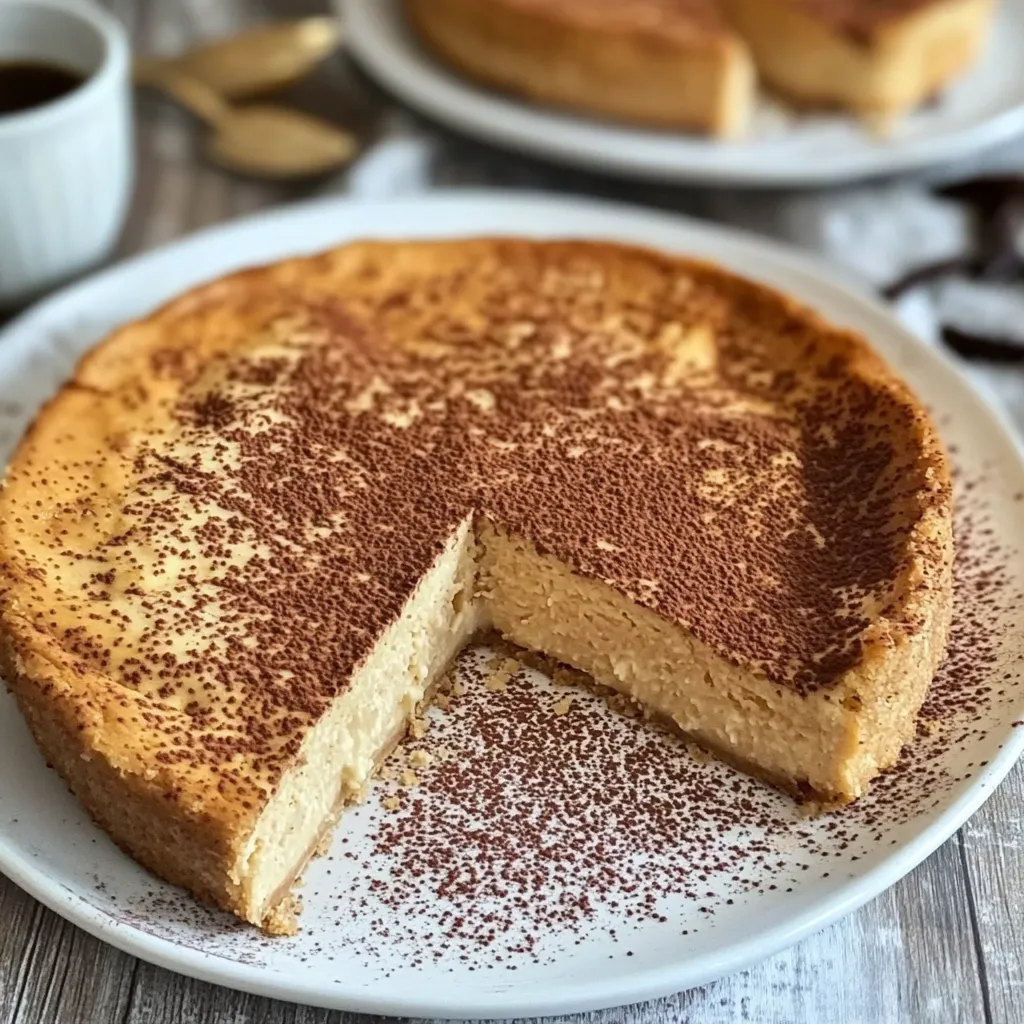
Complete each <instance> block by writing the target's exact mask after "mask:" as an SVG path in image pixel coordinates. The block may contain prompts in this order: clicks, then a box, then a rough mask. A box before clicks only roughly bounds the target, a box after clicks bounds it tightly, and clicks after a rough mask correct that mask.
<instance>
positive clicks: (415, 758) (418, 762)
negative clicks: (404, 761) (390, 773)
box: [409, 750, 434, 768]
mask: <svg viewBox="0 0 1024 1024" xmlns="http://www.w3.org/2000/svg"><path fill="white" fill-rule="evenodd" d="M433 760H434V757H433V755H432V754H430V753H429V752H428V751H426V750H414V751H413V752H412V753H411V754H410V755H409V762H410V764H412V765H413V766H414V767H416V768H425V767H426V766H427V765H428V764H430V763H431V762H432V761H433Z"/></svg>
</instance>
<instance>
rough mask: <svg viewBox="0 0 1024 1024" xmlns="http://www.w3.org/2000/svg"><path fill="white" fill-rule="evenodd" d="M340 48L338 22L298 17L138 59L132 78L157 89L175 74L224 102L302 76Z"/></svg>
mask: <svg viewBox="0 0 1024 1024" xmlns="http://www.w3.org/2000/svg"><path fill="white" fill-rule="evenodd" d="M340 45H341V25H340V24H339V22H338V20H337V19H336V18H300V19H298V20H297V21H287V22H280V23H278V24H275V25H267V26H265V27H263V28H257V29H253V30H252V31H249V32H243V33H242V34H241V35H238V36H234V37H232V38H231V39H225V40H222V41H220V42H215V43H209V44H207V45H206V46H200V47H198V48H197V49H195V50H189V51H188V52H187V53H184V54H182V55H181V56H179V57H169V58H156V57H147V58H142V59H140V60H137V61H136V62H135V79H136V81H138V82H141V83H144V84H146V85H159V84H160V81H161V79H162V78H163V76H164V74H166V73H167V72H168V71H172V70H173V71H177V72H180V73H181V74H184V75H188V76H189V78H194V79H196V80H197V81H199V82H202V83H203V84H204V85H207V86H209V87H210V88H211V89H213V90H214V92H217V93H219V94H220V95H221V96H224V97H226V98H227V99H243V98H246V97H250V96H255V95H257V94H259V93H266V92H272V91H273V90H275V89H279V88H282V87H283V86H286V85H290V84H291V83H292V82H296V81H298V80H299V79H300V78H304V77H305V76H306V75H308V74H309V73H310V72H311V71H313V69H314V68H315V67H316V66H317V64H319V63H320V61H322V60H323V59H324V58H325V57H327V56H329V55H330V54H331V53H333V52H334V51H335V50H336V49H337V48H338V47H339V46H340Z"/></svg>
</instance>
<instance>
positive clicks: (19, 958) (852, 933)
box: [0, 0, 1024, 1024]
mask: <svg viewBox="0 0 1024 1024" xmlns="http://www.w3.org/2000/svg"><path fill="white" fill-rule="evenodd" d="M108 6H110V7H111V8H112V9H113V10H114V11H115V13H116V14H117V15H118V16H119V17H121V18H122V19H123V20H124V22H125V23H126V24H127V25H128V26H129V28H130V30H131V33H132V36H133V38H134V40H135V43H136V46H137V49H138V52H154V51H156V52H174V51H175V50H177V49H179V48H182V47H184V46H186V45H188V44H190V43H192V42H194V41H195V40H197V39H200V38H204V37H209V36H217V35H221V34H226V33H230V32H233V31H235V30H237V29H238V28H240V27H242V26H244V25H246V24H249V23H252V22H253V21H255V20H258V19H260V18H266V17H270V16H285V15H294V14H297V13H308V12H310V11H315V10H317V8H318V7H319V5H318V4H317V3H315V0H309V2H289V0H278V2H276V3H274V2H270V0H267V2H266V3H263V4H260V3H254V2H246V0H219V2H217V3H209V2H207V0H159V3H158V2H157V0H108ZM295 98H297V99H298V100H299V101H301V102H303V103H304V104H306V105H311V106H313V107H315V106H316V105H317V104H323V103H324V102H325V101H326V102H327V104H328V106H329V107H330V108H331V109H332V111H333V112H334V113H335V115H337V116H342V117H345V118H348V119H363V121H364V122H365V123H366V124H368V125H370V124H372V125H373V126H374V128H375V130H376V131H377V132H378V133H379V134H378V138H383V139H391V140H394V139H396V138H397V139H401V137H402V133H403V132H412V133H415V134H416V135H417V137H418V138H420V139H421V140H422V139H423V138H427V139H428V140H429V141H430V147H429V152H430V154H431V155H430V158H429V161H428V164H429V166H428V167H427V168H426V173H427V174H428V177H429V181H431V182H434V183H442V184H452V183H459V182H481V181H484V182H486V181H497V182H500V183H502V184H507V185H511V186H515V185H523V184H525V185H528V186H534V187H535V186H538V185H541V186H545V185H546V186H548V187H554V188H564V189H573V190H579V191H588V192H601V193H605V194H608V193H614V194H616V195H626V196H629V195H630V194H631V193H630V192H629V190H628V188H626V187H625V186H620V185H616V184H614V183H609V182H600V181H596V180H594V179H591V178H589V177H588V176H585V175H576V174H570V173H566V172H558V173H556V172H554V171H549V170H547V169H545V168H542V167H540V166H539V165H536V164H533V163H530V162H527V161H522V160H517V159H514V158H510V157H508V156H507V155H504V154H497V153H494V152H492V151H489V150H487V149H486V148H484V147H480V146H477V145H474V144H472V143H469V142H466V141H464V140H456V139H452V138H449V137H447V136H445V135H444V134H443V133H441V132H439V131H438V130H437V129H435V128H432V127H430V126H427V125H423V124H422V123H420V122H418V121H416V120H415V119H413V118H411V117H410V116H409V115H407V114H405V113H403V112H401V111H398V110H396V109H395V108H393V107H391V106H390V105H389V103H388V101H387V100H386V99H385V98H384V97H382V96H381V95H380V94H378V93H376V92H375V91H374V90H373V89H372V87H370V86H368V85H367V84H366V83H365V82H363V81H362V80H361V79H360V78H359V77H358V76H356V75H354V74H353V73H352V71H351V69H350V68H348V67H347V65H346V64H345V62H344V61H343V59H341V58H339V59H337V60H332V61H331V62H329V64H328V65H327V66H325V67H324V68H323V69H321V71H320V72H319V73H318V75H317V78H316V81H315V83H313V84H311V85H309V86H308V87H306V88H304V89H300V90H299V92H298V93H297V94H296V95H295ZM339 112H340V113H339ZM197 138H198V133H197V131H196V128H195V125H194V124H193V123H192V122H190V121H189V119H188V118H187V117H185V116H183V115H182V114H180V113H179V112H177V111H176V110H174V109H172V108H171V107H169V106H168V105H166V104H164V103H163V102H162V101H160V100H157V99H156V98H153V97H140V98H139V102H138V154H139V170H138V183H137V190H136V196H135V202H134V207H133V212H132V215H131V217H130V220H129V223H128V225H127V227H126V229H125V233H124V237H123V239H122V242H121V245H120V251H119V255H122V256H123V255H127V254H130V253H133V252H137V251H140V250H143V249H147V248H150V247H152V246H155V245H159V244H161V243H162V242H165V241H167V240H169V239H171V238H174V237H176V236H178V235H182V234H185V233H187V232H190V231H193V230H195V229H197V228H201V227H203V226H205V225H208V224H212V223H215V222H217V221H222V220H226V219H230V218H233V217H238V216H242V215H244V214H246V213H248V212H250V211H253V210H257V209H260V208H263V207H266V206H269V205H273V204H276V203H280V202H282V201H288V200H290V199H294V198H297V197H298V196H300V195H303V194H308V193H309V192H310V189H309V188H307V189H306V190H305V191H303V190H294V189H284V188H280V187H271V186H267V185H262V184H259V183H255V182H250V181H241V180H238V179H233V178H231V177H229V176H227V175H224V174H222V173H220V172H219V171H217V170H214V169H212V168H210V167H208V166H206V165H205V164H204V163H203V162H202V160H201V158H200V156H199V154H198V149H197ZM391 154H392V161H393V162H394V160H397V161H398V169H397V171H396V170H395V168H394V167H392V169H391V172H390V173H391V175H392V178H394V176H395V174H397V175H398V177H399V179H400V178H401V173H402V172H401V160H402V150H401V146H400V145H399V146H398V148H397V153H396V151H395V147H394V146H392V148H391ZM368 159H370V160H372V159H374V157H373V154H372V153H371V155H370V157H369V158H368ZM410 160H419V162H420V163H421V164H422V162H423V158H422V156H420V157H413V156H411V155H410ZM418 173H420V174H422V173H423V168H422V167H420V168H419V172H418ZM391 187H395V185H394V182H392V186H391ZM398 187H399V188H400V187H401V182H400V180H399V183H398ZM346 190H351V191H356V192H366V191H373V190H374V184H373V179H372V177H371V176H369V171H368V170H367V167H366V161H364V162H363V164H362V165H360V166H357V167H356V168H355V169H354V170H353V171H351V172H349V173H346V174H341V175H339V176H337V177H336V178H335V179H332V180H331V181H329V182H327V183H323V182H321V183H319V185H318V186H317V187H316V189H315V191H316V192H318V193H320V192H324V191H328V192H344V191H346ZM665 195H666V193H665V192H664V190H662V191H661V192H659V201H665ZM633 197H634V198H637V199H649V198H650V195H635V196H633ZM667 201H668V202H669V204H670V205H673V206H676V207H678V208H682V209H687V210H691V211H693V210H697V211H698V212H699V211H700V208H701V202H702V200H701V198H700V195H699V194H694V193H690V194H686V193H679V194H678V195H675V196H672V197H670V198H669V199H668V200H667ZM1022 806H1024V770H1022V768H1021V766H1018V767H1017V769H1016V770H1015V771H1014V772H1013V773H1012V774H1011V776H1010V777H1009V779H1008V780H1007V781H1006V782H1005V783H1004V784H1003V785H1002V786H1001V787H1000V788H999V790H998V791H997V792H996V793H995V795H994V796H993V797H992V798H991V800H990V801H989V802H988V803H987V804H986V806H985V807H984V808H982V810H981V811H979V812H978V814H977V815H975V817H974V818H973V819H972V820H971V821H970V823H968V824H967V825H966V826H965V827H964V828H963V829H962V830H961V831H960V832H959V833H958V834H957V835H956V836H955V837H954V838H953V839H951V840H949V842H947V843H946V844H945V845H944V846H943V847H942V848H941V849H940V850H939V851H938V852H937V853H935V854H934V856H932V857H931V858H930V859H929V860H928V861H926V862H925V863H924V864H923V865H921V866H920V867H919V868H917V870H915V871H913V872H912V873H911V874H910V875H909V876H908V877H907V878H905V879H904V880H903V881H902V882H900V883H899V884H897V885H895V886H894V887H893V888H892V889H890V890H889V891H888V892H887V893H885V894H884V895H882V896H880V897H879V898H878V899H876V900H875V901H874V902H872V903H871V904H869V905H868V906H866V907H864V908H863V909H861V910H860V911H858V912H857V913H854V914H852V915H850V916H849V917H847V918H846V919H845V920H843V921H841V922H840V923H839V924H836V925H834V926H832V927H831V928H829V929H827V930H826V931H824V932H822V933H820V934H818V935H817V936H815V937H813V938H811V939H808V940H806V941H805V942H803V943H801V944H800V945H798V946H796V947H794V948H792V949H790V950H788V951H786V952H783V953H780V954H779V955H778V956H776V957H774V958H772V959H771V960H769V961H767V962H766V963H763V964H761V965H760V966H759V967H757V968H755V969H753V970H750V971H747V972H745V973H743V974H740V975H737V976H734V977H731V978H728V979H726V980H724V981H720V982H718V983H716V984H713V985H709V986H707V987H705V988H702V989H698V990H695V991H691V992H687V993H684V994H682V995H678V996H675V997H672V998H669V999H663V1000H660V1001H657V1002H653V1003H647V1004H643V1005H638V1006H633V1007H627V1008H621V1009H614V1010H608V1011H604V1012H600V1013H592V1014H584V1015H581V1016H578V1017H572V1018H562V1019H563V1020H566V1021H569V1020H572V1021H574V1022H578V1024H584V1022H587V1024H598V1022H602V1024H603V1022H636V1024H668V1022H673V1024H675V1022H682V1021H695V1022H706V1024H726V1022H731V1021H738V1020H743V1021H748V1020H749V1021H753V1022H756V1024H776V1022H777V1024H800V1022H807V1024H825V1022H842V1024H889V1022H904V1021H908V1022H911V1021H912V1022H915V1024H916V1022H926V1021H927V1022H935V1024H953V1022H965V1024H975V1022H982V1021H986V1022H993V1024H1019V1022H1022V1021H1024V896H1022V890H1024V818H1022V810H1021V808H1022ZM375 1019H378V1018H369V1017H365V1016H362V1015H354V1014H346V1013H338V1012H331V1011H326V1010H319V1009H313V1008H310V1007H301V1006H293V1005H289V1004H285V1003H280V1002H275V1001H272V1000H268V999H262V998H257V997H254V996H247V995H242V994H239V993H235V992H231V991H229V990H227V989H223V988H218V987H216V986H213V985H208V984H204V983H201V982H197V981H192V980H189V979H187V978H182V977H178V976H177V975H174V974H172V973H170V972H168V971H165V970H162V969H161V968H158V967H153V966H151V965H149V964H146V963H143V962H142V961H139V960H136V959H134V958H133V957H131V956H128V955H126V954H124V953H120V952H118V951H116V950H114V949H112V948H111V947H109V946H106V945H104V944H103V943H102V942H99V941H98V940H96V939H94V938H92V937H90V936H88V935H86V934H85V933H84V932H82V931H80V930H78V929H77V928H75V927H73V926H72V925H70V924H67V923H65V922H64V921H63V920H62V919H61V918H59V917H58V916H57V915H56V914H53V913H51V912H50V911H48V910H46V909H44V908H43V907H42V906H41V905H39V904H38V903H36V902H35V901H34V900H32V899H31V898H30V897H28V896H27V895H25V894H24V893H23V892H21V891H20V890H19V889H18V888H17V887H16V886H14V885H13V884H12V883H10V882H8V881H7V880H6V879H5V878H3V876H0V1024H40V1022H50V1021H57V1022H74V1024H88V1022H93V1021H95V1022H98V1024H120V1022H125V1024H128V1022H130V1024H193V1022H196V1024H198V1022H202V1024H206V1022H217V1024H228V1022H239V1024H241V1022H243V1021H244V1022H246V1024H262V1022H268V1024H270V1022H274V1024H277V1022H282V1024H283V1022H295V1024H314V1022H315V1024H327V1022H331V1024H356V1022H357V1021H359V1022H363V1021H370V1020H375Z"/></svg>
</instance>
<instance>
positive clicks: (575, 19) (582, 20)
mask: <svg viewBox="0 0 1024 1024" xmlns="http://www.w3.org/2000/svg"><path fill="white" fill-rule="evenodd" d="M489 3H490V4H491V6H500V5H504V6H505V7H507V8H509V9H512V10H518V11H522V12H524V13H528V14H530V15H532V16H534V17H544V18H547V19H550V21H551V22H553V23H557V24H561V25H565V24H575V25H581V26H585V27H586V28H588V29H597V30H600V31H603V32H610V33H615V34H618V33H622V32H636V33H641V34H648V33H650V34H652V35H655V36H657V37H659V38H672V37H676V38H682V39H691V38H693V37H694V36H697V35H700V34H703V33H712V34H717V33H721V32H723V31H725V30H726V29H727V27H728V26H727V24H726V21H725V18H724V17H723V16H722V13H721V11H720V9H719V7H718V4H717V2H716V0H489Z"/></svg>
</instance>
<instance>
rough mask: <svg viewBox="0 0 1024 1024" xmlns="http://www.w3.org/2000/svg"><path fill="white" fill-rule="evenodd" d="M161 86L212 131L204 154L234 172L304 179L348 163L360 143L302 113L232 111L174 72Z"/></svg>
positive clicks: (263, 108)
mask: <svg viewBox="0 0 1024 1024" xmlns="http://www.w3.org/2000/svg"><path fill="white" fill-rule="evenodd" d="M159 87H160V88H161V89H162V90H163V91H164V92H166V93H167V94H168V95H169V96H171V97H173V98H174V99H175V100H177V102H178V103H180V104H181V105H182V106H183V107H185V109H186V110H189V111H191V112H192V113H193V114H195V116H196V117H198V118H199V119H200V120H201V121H205V122H206V124H208V125H210V127H211V128H212V129H213V130H212V131H211V133H210V135H209V137H208V138H207V141H206V155H207V156H208V157H209V158H210V159H211V160H213V161H214V162H215V163H218V164H220V165H221V166H222V167H226V168H228V169H229V170H232V171H238V172H240V173H242V174H251V175H253V176H255V177H260V178H306V177H311V176H312V175H315V174H323V173H324V172H326V171H329V170H332V169H333V168H335V167H340V166H342V165H343V164H346V163H348V162H349V161H350V160H351V159H352V157H353V156H355V154H356V152H357V151H358V149H359V143H358V140H357V139H356V137H355V136H354V135H352V134H351V133H349V132H346V131H343V130H342V129H340V128H338V127H336V126H335V125H333V124H331V123H330V122H328V121H324V120H321V119H320V118H318V117H311V116H310V115H309V114H305V113H303V112H302V111H299V110H291V109H289V108H287V107H276V106H271V105H269V104H258V105H254V106H247V107H233V106H231V105H230V104H229V103H227V102H225V101H224V100H223V99H222V98H221V97H220V96H218V95H217V93H216V92H214V91H213V89H211V88H210V87H209V86H207V85H205V84H204V83H203V82H200V81H198V80H196V79H194V78H190V77H189V76H188V75H185V74H182V73H181V72H180V71H176V70H173V69H170V68H164V69H163V70H162V72H161V74H160V78H159Z"/></svg>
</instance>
